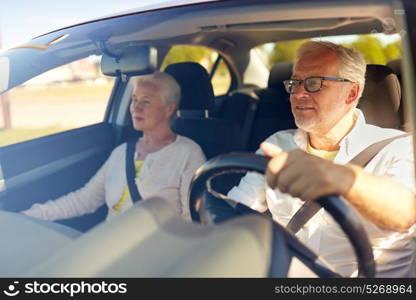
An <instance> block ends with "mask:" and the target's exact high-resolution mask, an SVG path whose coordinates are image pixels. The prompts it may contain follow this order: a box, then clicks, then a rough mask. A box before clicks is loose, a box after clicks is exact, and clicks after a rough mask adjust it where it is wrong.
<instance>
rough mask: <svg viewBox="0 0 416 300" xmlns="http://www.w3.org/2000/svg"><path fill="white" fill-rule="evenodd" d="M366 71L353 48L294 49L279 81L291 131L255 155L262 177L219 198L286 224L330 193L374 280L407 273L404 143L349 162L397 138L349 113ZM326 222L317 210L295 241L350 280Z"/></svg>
mask: <svg viewBox="0 0 416 300" xmlns="http://www.w3.org/2000/svg"><path fill="white" fill-rule="evenodd" d="M365 70H366V64H365V61H364V59H363V57H362V55H361V54H360V53H358V52H356V51H355V50H351V49H348V48H345V47H342V46H339V45H336V44H333V43H329V42H307V43H305V44H303V45H302V46H301V47H300V48H299V50H298V52H297V57H296V60H295V63H294V66H293V73H292V77H291V79H289V80H286V81H285V82H284V84H285V87H286V90H287V91H288V92H289V93H290V102H291V108H292V113H293V115H294V117H295V121H296V125H297V126H298V128H299V129H297V130H285V131H279V132H277V133H275V134H273V135H272V136H270V137H269V138H268V139H267V140H266V142H264V143H263V144H262V145H261V149H260V150H258V153H260V154H265V155H267V156H270V157H272V159H271V161H270V162H269V164H268V169H267V172H266V180H265V177H264V176H261V175H259V174H256V173H248V174H247V175H246V176H245V177H244V178H243V179H242V180H241V182H240V184H239V185H238V186H237V187H234V188H233V189H232V190H231V191H230V192H229V193H228V197H229V198H231V199H233V200H235V201H238V202H241V203H243V204H245V205H247V206H249V207H251V208H253V209H255V210H258V211H261V212H264V211H266V210H267V209H269V210H270V212H271V213H272V215H273V218H274V219H275V220H276V221H277V222H279V223H281V224H283V225H286V224H287V223H288V222H289V220H290V219H291V217H292V216H293V215H294V214H295V212H296V211H297V210H298V209H299V208H300V207H301V205H302V204H303V201H311V200H313V199H316V198H318V197H320V196H324V195H329V194H338V195H340V196H342V197H343V198H344V199H345V200H346V201H347V202H348V203H349V204H350V205H351V206H352V207H354V208H355V209H356V211H358V213H359V215H360V216H361V219H362V221H363V223H364V226H365V228H366V231H367V233H368V234H369V237H370V241H371V244H372V247H373V253H374V257H375V260H376V264H377V276H378V277H407V276H414V273H413V272H414V266H413V265H412V255H413V252H414V249H415V241H414V239H413V237H414V232H415V227H416V226H415V225H414V223H415V219H416V200H415V193H414V192H415V179H414V166H413V148H412V140H411V138H410V137H402V138H397V139H396V140H394V141H393V142H391V143H390V144H388V145H387V146H386V147H384V149H382V150H381V151H380V152H379V153H378V154H377V155H376V156H375V157H374V158H373V159H372V160H371V161H370V162H369V163H368V164H367V165H366V166H365V168H363V167H360V166H357V165H352V164H349V163H348V162H349V161H350V160H351V159H352V158H354V157H355V156H356V155H357V154H358V153H360V152H361V151H363V150H364V149H365V148H367V146H369V145H371V144H373V143H375V142H378V141H381V140H384V139H387V138H390V137H394V136H399V135H402V134H403V133H404V132H402V131H399V130H395V129H386V128H380V127H376V126H372V125H369V124H366V122H365V118H364V116H363V114H362V112H361V111H360V110H359V109H357V108H356V107H357V104H358V101H359V98H360V96H361V94H362V92H363V88H364V82H365ZM266 182H267V184H266ZM335 224H336V223H335V222H334V221H333V219H332V218H331V217H330V216H329V214H328V213H327V212H325V211H324V210H320V211H319V212H318V213H317V214H316V215H315V216H314V217H313V218H312V219H311V220H310V221H309V222H308V223H307V224H306V225H305V226H304V228H303V229H302V230H301V231H300V232H299V233H298V234H297V236H298V237H299V238H300V239H301V240H302V241H303V242H305V243H306V244H307V245H308V246H309V247H311V248H312V249H313V250H314V251H315V252H316V253H319V254H320V256H321V257H322V258H323V259H324V260H325V261H327V262H328V263H329V264H330V265H332V266H333V267H334V268H335V270H336V271H337V272H339V273H340V274H342V275H344V276H352V275H354V274H355V272H356V269H357V264H356V262H355V256H354V252H353V250H352V248H351V246H350V244H349V242H348V240H347V238H346V237H345V234H344V233H343V232H342V231H341V229H340V228H339V226H337V225H335ZM299 276H302V275H301V274H299Z"/></svg>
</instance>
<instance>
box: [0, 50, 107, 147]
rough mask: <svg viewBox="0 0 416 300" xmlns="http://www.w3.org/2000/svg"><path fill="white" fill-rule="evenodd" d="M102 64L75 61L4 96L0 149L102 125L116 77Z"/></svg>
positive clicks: (93, 60)
mask: <svg viewBox="0 0 416 300" xmlns="http://www.w3.org/2000/svg"><path fill="white" fill-rule="evenodd" d="M99 61H100V57H99V56H96V55H93V56H90V57H87V58H83V59H80V60H77V61H74V62H72V63H69V64H67V65H63V66H60V67H58V68H55V69H52V70H50V71H48V72H45V73H43V74H41V75H39V76H37V77H34V78H32V79H31V80H29V81H27V82H25V83H23V84H22V85H20V86H17V87H15V88H13V89H11V90H10V91H8V92H7V93H3V94H2V95H0V109H1V113H2V114H1V115H0V120H1V121H2V124H1V125H0V126H2V127H3V128H2V129H1V130H0V146H5V145H10V144H14V143H18V142H23V141H26V140H30V139H33V138H37V137H41V136H45V135H49V134H53V133H57V132H61V131H66V130H70V129H75V128H79V127H83V126H87V125H91V124H95V123H99V122H102V121H103V119H104V115H105V110H106V107H107V103H108V99H109V98H110V94H111V90H112V87H113V84H114V78H111V77H106V76H103V75H102V74H101V70H100V67H99Z"/></svg>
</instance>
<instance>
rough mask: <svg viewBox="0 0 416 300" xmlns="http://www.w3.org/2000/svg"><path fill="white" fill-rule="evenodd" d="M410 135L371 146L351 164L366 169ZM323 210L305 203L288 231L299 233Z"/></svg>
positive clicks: (288, 226) (314, 203)
mask: <svg viewBox="0 0 416 300" xmlns="http://www.w3.org/2000/svg"><path fill="white" fill-rule="evenodd" d="M409 135H410V133H405V134H401V135H398V136H395V137H392V138H388V139H385V140H382V141H380V142H376V143H374V144H371V145H370V146H368V147H367V148H365V149H364V150H363V151H361V152H360V153H358V154H357V155H356V156H355V157H354V158H353V159H351V160H350V161H349V163H350V164H355V165H358V166H361V167H365V166H366V165H367V164H368V163H369V162H370V161H371V160H372V159H373V158H374V157H375V156H376V155H377V154H378V153H379V152H380V151H381V150H382V149H383V148H384V147H385V146H387V145H388V144H390V143H391V142H392V141H394V140H396V139H399V138H402V137H405V136H409ZM321 208H322V207H321V206H320V205H319V204H318V203H317V202H316V201H308V202H305V203H304V204H303V205H302V206H301V208H300V209H299V210H298V211H297V212H296V213H295V214H294V215H293V217H292V218H291V219H290V221H289V223H288V224H287V226H286V229H288V230H290V231H291V232H293V233H297V232H298V231H299V230H300V229H301V228H302V227H303V226H304V225H305V224H306V223H307V222H308V221H309V220H310V219H311V218H312V217H313V216H314V215H315V214H316V213H317V212H318V211H319V210H320V209H321Z"/></svg>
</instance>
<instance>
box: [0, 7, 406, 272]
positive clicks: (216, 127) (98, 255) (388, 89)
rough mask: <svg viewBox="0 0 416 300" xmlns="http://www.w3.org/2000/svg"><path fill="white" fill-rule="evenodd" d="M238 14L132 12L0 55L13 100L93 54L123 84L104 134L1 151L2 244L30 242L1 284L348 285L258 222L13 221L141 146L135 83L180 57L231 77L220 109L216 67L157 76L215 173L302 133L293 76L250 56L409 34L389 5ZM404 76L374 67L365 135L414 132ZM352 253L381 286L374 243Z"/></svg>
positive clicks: (285, 67) (146, 208) (231, 10)
mask: <svg viewBox="0 0 416 300" xmlns="http://www.w3.org/2000/svg"><path fill="white" fill-rule="evenodd" d="M236 2H237V1H220V2H215V3H203V4H195V5H188V6H178V7H173V8H169V9H161V10H154V11H147V12H140V13H134V12H129V13H126V14H124V15H121V16H113V17H108V18H104V19H98V20H95V21H91V22H86V23H83V24H79V25H75V26H73V27H68V28H65V29H62V30H57V31H54V32H51V33H48V34H45V35H42V36H39V37H37V38H35V39H33V40H31V41H29V42H28V43H27V44H23V45H22V46H20V47H18V48H16V49H10V50H8V51H6V52H4V53H1V54H0V58H1V57H6V58H7V60H8V62H9V65H10V74H9V77H8V78H9V80H8V85H7V86H8V87H7V89H5V90H9V89H12V88H13V87H16V86H19V85H21V84H23V83H24V82H25V81H27V80H28V79H30V78H32V77H34V76H36V75H38V74H41V73H43V72H46V71H48V70H50V69H53V68H55V67H58V66H60V65H64V64H66V63H69V62H72V61H75V60H77V59H80V58H83V57H87V56H89V55H93V54H94V55H101V61H100V69H101V72H102V73H103V74H104V75H105V76H108V77H113V78H114V79H115V82H114V86H113V89H112V91H111V95H110V97H109V99H108V104H107V108H106V112H105V115H104V116H103V121H102V122H99V123H97V124H93V125H89V126H86V127H81V128H77V129H73V130H69V131H64V132H61V133H56V134H53V135H47V136H44V137H41V138H37V139H33V140H28V141H24V142H21V143H16V144H11V145H7V146H3V147H0V167H1V168H0V179H1V180H2V184H1V185H0V186H1V187H2V188H1V189H0V209H1V210H2V211H1V214H0V224H2V226H0V228H2V229H1V232H2V234H3V236H8V237H9V238H10V239H12V237H13V236H28V237H30V238H28V239H25V240H22V241H21V242H19V243H12V244H10V245H9V246H7V247H2V248H1V250H0V257H1V259H0V270H1V271H0V274H1V275H2V276H17V277H19V276H24V277H37V276H39V275H41V276H44V277H67V276H69V277H72V276H75V277H165V276H166V277H264V276H271V277H286V276H288V274H289V275H290V274H291V272H293V270H294V268H298V269H302V270H305V272H306V270H308V271H307V272H309V273H310V274H311V276H321V277H339V276H340V275H339V274H337V273H335V272H334V271H333V269H332V268H331V267H330V266H328V265H327V264H326V263H325V262H323V261H322V260H321V259H320V258H319V254H315V253H312V252H311V251H310V250H309V249H308V248H307V247H306V246H305V245H303V244H302V243H301V242H299V241H298V240H297V239H296V238H295V237H294V236H293V235H291V234H290V232H289V231H287V230H285V229H284V228H283V227H282V226H280V225H276V224H274V223H273V221H272V220H271V219H270V218H267V217H264V216H257V215H255V214H252V213H250V214H249V215H246V216H242V217H241V218H235V219H232V220H230V221H227V222H225V223H223V224H218V225H202V224H191V223H190V222H187V221H184V220H181V219H179V218H177V217H176V216H174V215H173V213H172V211H173V210H171V209H170V207H169V205H167V204H166V202H165V201H164V200H163V199H158V198H155V199H148V200H146V201H141V202H140V203H138V204H137V205H135V206H134V207H133V208H132V209H130V210H129V211H128V212H126V213H125V214H124V215H123V217H122V218H116V219H115V220H111V221H109V222H105V223H103V221H104V218H105V215H106V212H107V208H106V207H105V206H102V207H101V208H100V209H99V210H98V211H96V212H95V213H93V214H89V215H85V216H82V217H77V218H73V219H69V220H62V221H58V222H55V223H53V224H52V225H51V224H50V222H43V221H37V220H32V219H31V218H28V217H24V216H21V215H19V214H18V212H19V211H21V210H23V209H27V208H29V207H30V206H31V205H32V204H33V203H42V202H45V201H47V200H49V199H55V198H57V197H59V196H61V195H65V194H67V193H69V192H71V191H74V190H76V189H78V188H80V187H82V186H83V185H84V184H85V183H86V182H87V181H88V180H89V178H91V176H92V175H93V174H94V173H95V172H96V171H97V170H98V168H99V167H100V166H101V165H102V164H103V163H104V161H105V160H106V159H107V157H108V155H109V154H110V153H111V151H112V150H113V149H114V148H115V147H116V146H117V145H119V144H121V143H123V142H125V141H127V140H129V139H131V138H137V136H138V135H140V133H138V132H135V131H134V130H133V128H132V126H131V118H130V115H129V110H128V106H129V101H130V93H131V89H132V87H131V79H132V78H133V77H135V76H140V75H143V74H148V73H151V72H153V71H154V70H159V69H161V66H162V62H163V59H164V57H165V56H166V55H167V54H168V52H169V49H170V48H171V47H173V46H175V45H198V46H203V47H207V48H209V49H213V50H215V51H216V52H218V53H219V56H218V63H219V62H220V61H222V62H223V63H224V64H225V65H226V66H227V69H228V70H229V72H230V74H231V83H230V86H229V88H228V91H227V92H226V93H224V94H222V95H215V94H214V88H213V84H212V77H213V74H214V73H215V70H216V69H215V65H214V67H213V68H212V70H207V69H206V68H205V67H204V66H203V64H202V63H197V62H194V61H180V62H175V63H172V64H169V65H168V66H167V67H166V68H165V69H163V71H164V72H166V73H168V74H170V75H172V76H173V77H174V78H175V79H176V80H177V82H178V83H179V85H180V86H181V89H182V98H181V102H180V107H179V110H178V112H177V116H176V118H175V120H174V122H173V124H172V128H173V130H174V131H175V132H176V133H178V134H181V135H184V136H187V137H189V138H191V139H193V140H194V141H195V142H197V143H198V144H199V145H200V146H201V148H202V149H203V151H204V153H205V155H206V157H207V159H211V158H216V157H218V155H222V154H229V153H232V152H238V153H241V152H250V153H254V152H255V151H256V150H257V149H258V147H259V144H260V143H261V141H263V140H265V139H266V138H267V137H268V136H270V135H271V134H273V133H274V132H276V131H279V130H285V129H294V128H296V125H295V123H294V119H293V115H292V113H291V109H290V102H289V95H288V94H287V93H286V91H285V89H284V86H283V83H282V81H283V80H285V79H288V78H290V76H291V71H292V66H293V64H292V62H278V63H277V64H275V65H273V66H272V67H271V68H270V69H269V70H267V73H266V72H264V71H262V69H261V68H260V67H259V66H256V64H255V63H253V62H252V49H253V48H255V47H257V46H259V45H262V44H266V43H276V42H279V41H289V40H299V39H305V38H321V37H327V36H347V35H352V34H355V35H363V34H369V33H372V32H378V33H385V34H386V35H389V34H395V33H396V34H397V33H398V32H400V30H401V29H402V25H401V23H400V22H402V21H403V20H402V19H400V18H403V16H402V15H397V14H395V10H397V9H398V8H397V7H395V6H394V5H397V4H392V3H390V1H379V2H375V1H337V2H336V3H331V2H328V1H318V2H315V1H314V2H312V1H299V2H296V3H293V2H290V1H278V2H276V1H268V0H264V1H263V0H262V1H245V0H244V1H238V5H237V4H236ZM253 12H254V13H253ZM316 16H324V17H322V18H317V17H316ZM391 19H394V20H396V24H398V25H396V27H394V28H390V27H388V28H387V26H386V20H391ZM62 37H64V38H63V39H60V38H62ZM57 39H60V40H59V41H58V42H56V43H51V42H53V41H55V40H57ZM38 46H45V49H44V50H38V49H36V47H38ZM218 63H217V65H218ZM401 64H403V60H402V59H394V60H391V61H389V62H388V64H387V65H381V64H369V65H368V66H367V72H366V85H365V89H364V93H363V96H362V98H361V100H360V104H359V108H360V109H361V110H362V111H363V113H364V115H365V117H366V120H367V122H369V123H371V124H374V125H378V126H381V127H388V128H397V129H402V130H405V131H408V132H410V131H411V123H410V119H409V118H406V109H407V107H406V106H405V104H404V101H402V98H403V97H402V94H403V93H402V90H403V88H402V77H403V76H402V75H403V74H402V68H401ZM3 72H4V71H3ZM246 74H255V75H251V76H254V77H256V78H257V79H258V80H261V81H262V82H263V84H262V85H261V84H254V83H253V82H248V81H246V80H245V79H246V77H247V76H248V75H246ZM0 86H1V84H0ZM0 92H1V91H0ZM219 161H220V160H218V161H217V162H219ZM228 167H230V166H228ZM231 168H232V166H231ZM247 168H248V167H247ZM254 169H255V168H254ZM206 171H207V172H209V170H206ZM259 171H261V170H259ZM263 171H264V170H263ZM201 173H202V171H201ZM220 173H221V172H220ZM204 176H205V175H204ZM207 176H208V175H207ZM241 176H242V174H241V173H232V174H227V175H222V174H219V176H218V177H216V178H215V179H214V180H213V188H214V189H215V190H216V191H219V192H221V193H223V194H224V193H226V192H227V191H228V190H229V189H230V188H231V187H232V186H234V185H235V184H237V183H238V182H239V180H240V178H241ZM208 177H209V176H208ZM204 178H206V177H204ZM200 180H202V179H200ZM202 181H204V182H205V179H204V180H202ZM202 189H203V188H201V195H202ZM201 195H199V196H195V197H202V196H201ZM337 205H338V204H337ZM334 206H336V205H335V204H334ZM329 209H331V208H329ZM332 209H334V210H336V209H337V208H332ZM10 214H11V215H10ZM17 215H19V217H17ZM352 222H353V224H356V223H358V221H357V220H356V219H354V220H353V221H352ZM354 222H356V223H354ZM29 223H30V224H31V225H30V226H29V225H27V224H29ZM347 227H348V226H347ZM358 227H359V226H358V225H357V228H358ZM45 228H48V230H45ZM218 228H220V229H221V230H219V229H218ZM277 228H279V229H277ZM11 230H13V231H11ZM348 230H349V229H348ZM348 230H347V231H348ZM357 230H358V229H357ZM351 231H352V229H351ZM355 243H361V249H360V248H359V247H358V246H357V247H356V248H354V249H355V251H356V252H355V253H356V255H357V257H358V266H359V269H360V274H359V276H368V277H371V276H374V268H375V267H374V264H373V261H372V254H369V252H370V253H371V250H369V249H371V248H369V247H370V246H369V245H368V240H365V239H361V240H359V242H357V240H355ZM29 245H33V246H29ZM41 245H48V247H41ZM241 245H245V246H244V247H241ZM353 246H354V245H353ZM26 247H30V249H31V250H30V254H28V255H26V256H24V257H22V259H21V260H19V262H18V263H15V260H14V259H13V257H14V255H15V254H14V253H15V252H16V249H21V248H26ZM354 247H355V246H354ZM166 248H169V251H168V253H167V251H166ZM102 249H106V251H102ZM217 249H221V251H217ZM276 253H279V255H277V254H276ZM3 258H6V259H3ZM295 259H296V260H295ZM214 261H215V264H213V263H212V262H214ZM296 261H297V262H299V261H300V262H299V263H296ZM132 262H134V263H132ZM138 266H140V267H138Z"/></svg>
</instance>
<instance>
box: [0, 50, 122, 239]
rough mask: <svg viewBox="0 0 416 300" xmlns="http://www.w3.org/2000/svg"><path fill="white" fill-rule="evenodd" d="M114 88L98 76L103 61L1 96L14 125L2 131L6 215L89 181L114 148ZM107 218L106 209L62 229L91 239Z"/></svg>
mask: <svg viewBox="0 0 416 300" xmlns="http://www.w3.org/2000/svg"><path fill="white" fill-rule="evenodd" d="M114 84H115V81H114V79H113V78H109V77H105V76H103V75H102V74H100V70H99V57H87V58H83V59H80V60H76V61H74V62H72V63H70V64H66V65H63V66H60V67H58V68H55V69H53V70H52V71H49V72H46V73H44V74H42V75H40V76H38V77H36V78H34V79H32V80H30V81H28V82H26V83H24V84H22V85H19V86H16V87H15V88H13V89H12V90H10V91H8V92H7V93H6V94H3V95H2V102H3V104H4V102H5V100H6V101H7V102H8V104H9V107H10V110H9V112H7V111H5V109H4V105H3V119H4V120H6V119H7V117H8V118H9V119H10V120H11V124H8V128H6V126H4V127H5V128H4V129H3V130H1V131H0V144H1V145H2V147H1V148H0V166H1V174H0V176H1V183H2V184H1V186H0V188H1V191H0V208H1V209H2V210H7V211H16V212H17V211H21V210H24V209H27V208H29V207H31V206H32V205H33V204H34V203H43V202H45V201H47V200H50V199H55V198H57V197H60V196H62V195H65V194H67V193H69V192H71V191H74V190H76V189H78V188H80V187H82V186H83V185H84V184H85V183H86V182H87V181H88V180H89V179H90V178H91V176H92V175H93V174H94V173H95V172H96V171H97V170H98V168H99V167H100V166H101V165H102V164H103V162H104V161H105V160H106V158H107V157H108V155H109V153H110V152H111V150H112V149H113V148H114V146H115V134H114V129H113V126H112V125H111V124H110V123H109V122H108V117H107V116H108V115H110V112H111V108H110V107H109V99H110V98H111V97H110V96H111V92H112V90H113V87H114ZM6 113H8V116H6ZM4 123H5V122H4ZM5 125H6V124H5ZM10 125H11V126H10ZM38 136H41V137H38ZM105 212H106V208H105V207H104V206H102V207H101V208H100V209H99V210H98V211H97V212H96V213H94V214H93V215H92V216H91V215H86V216H83V217H79V218H75V219H70V220H64V221H62V223H64V224H66V225H69V226H71V227H74V228H76V229H78V230H81V231H85V230H87V229H89V228H90V227H92V226H93V225H95V224H97V223H98V222H99V221H101V220H103V218H104V216H105Z"/></svg>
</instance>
